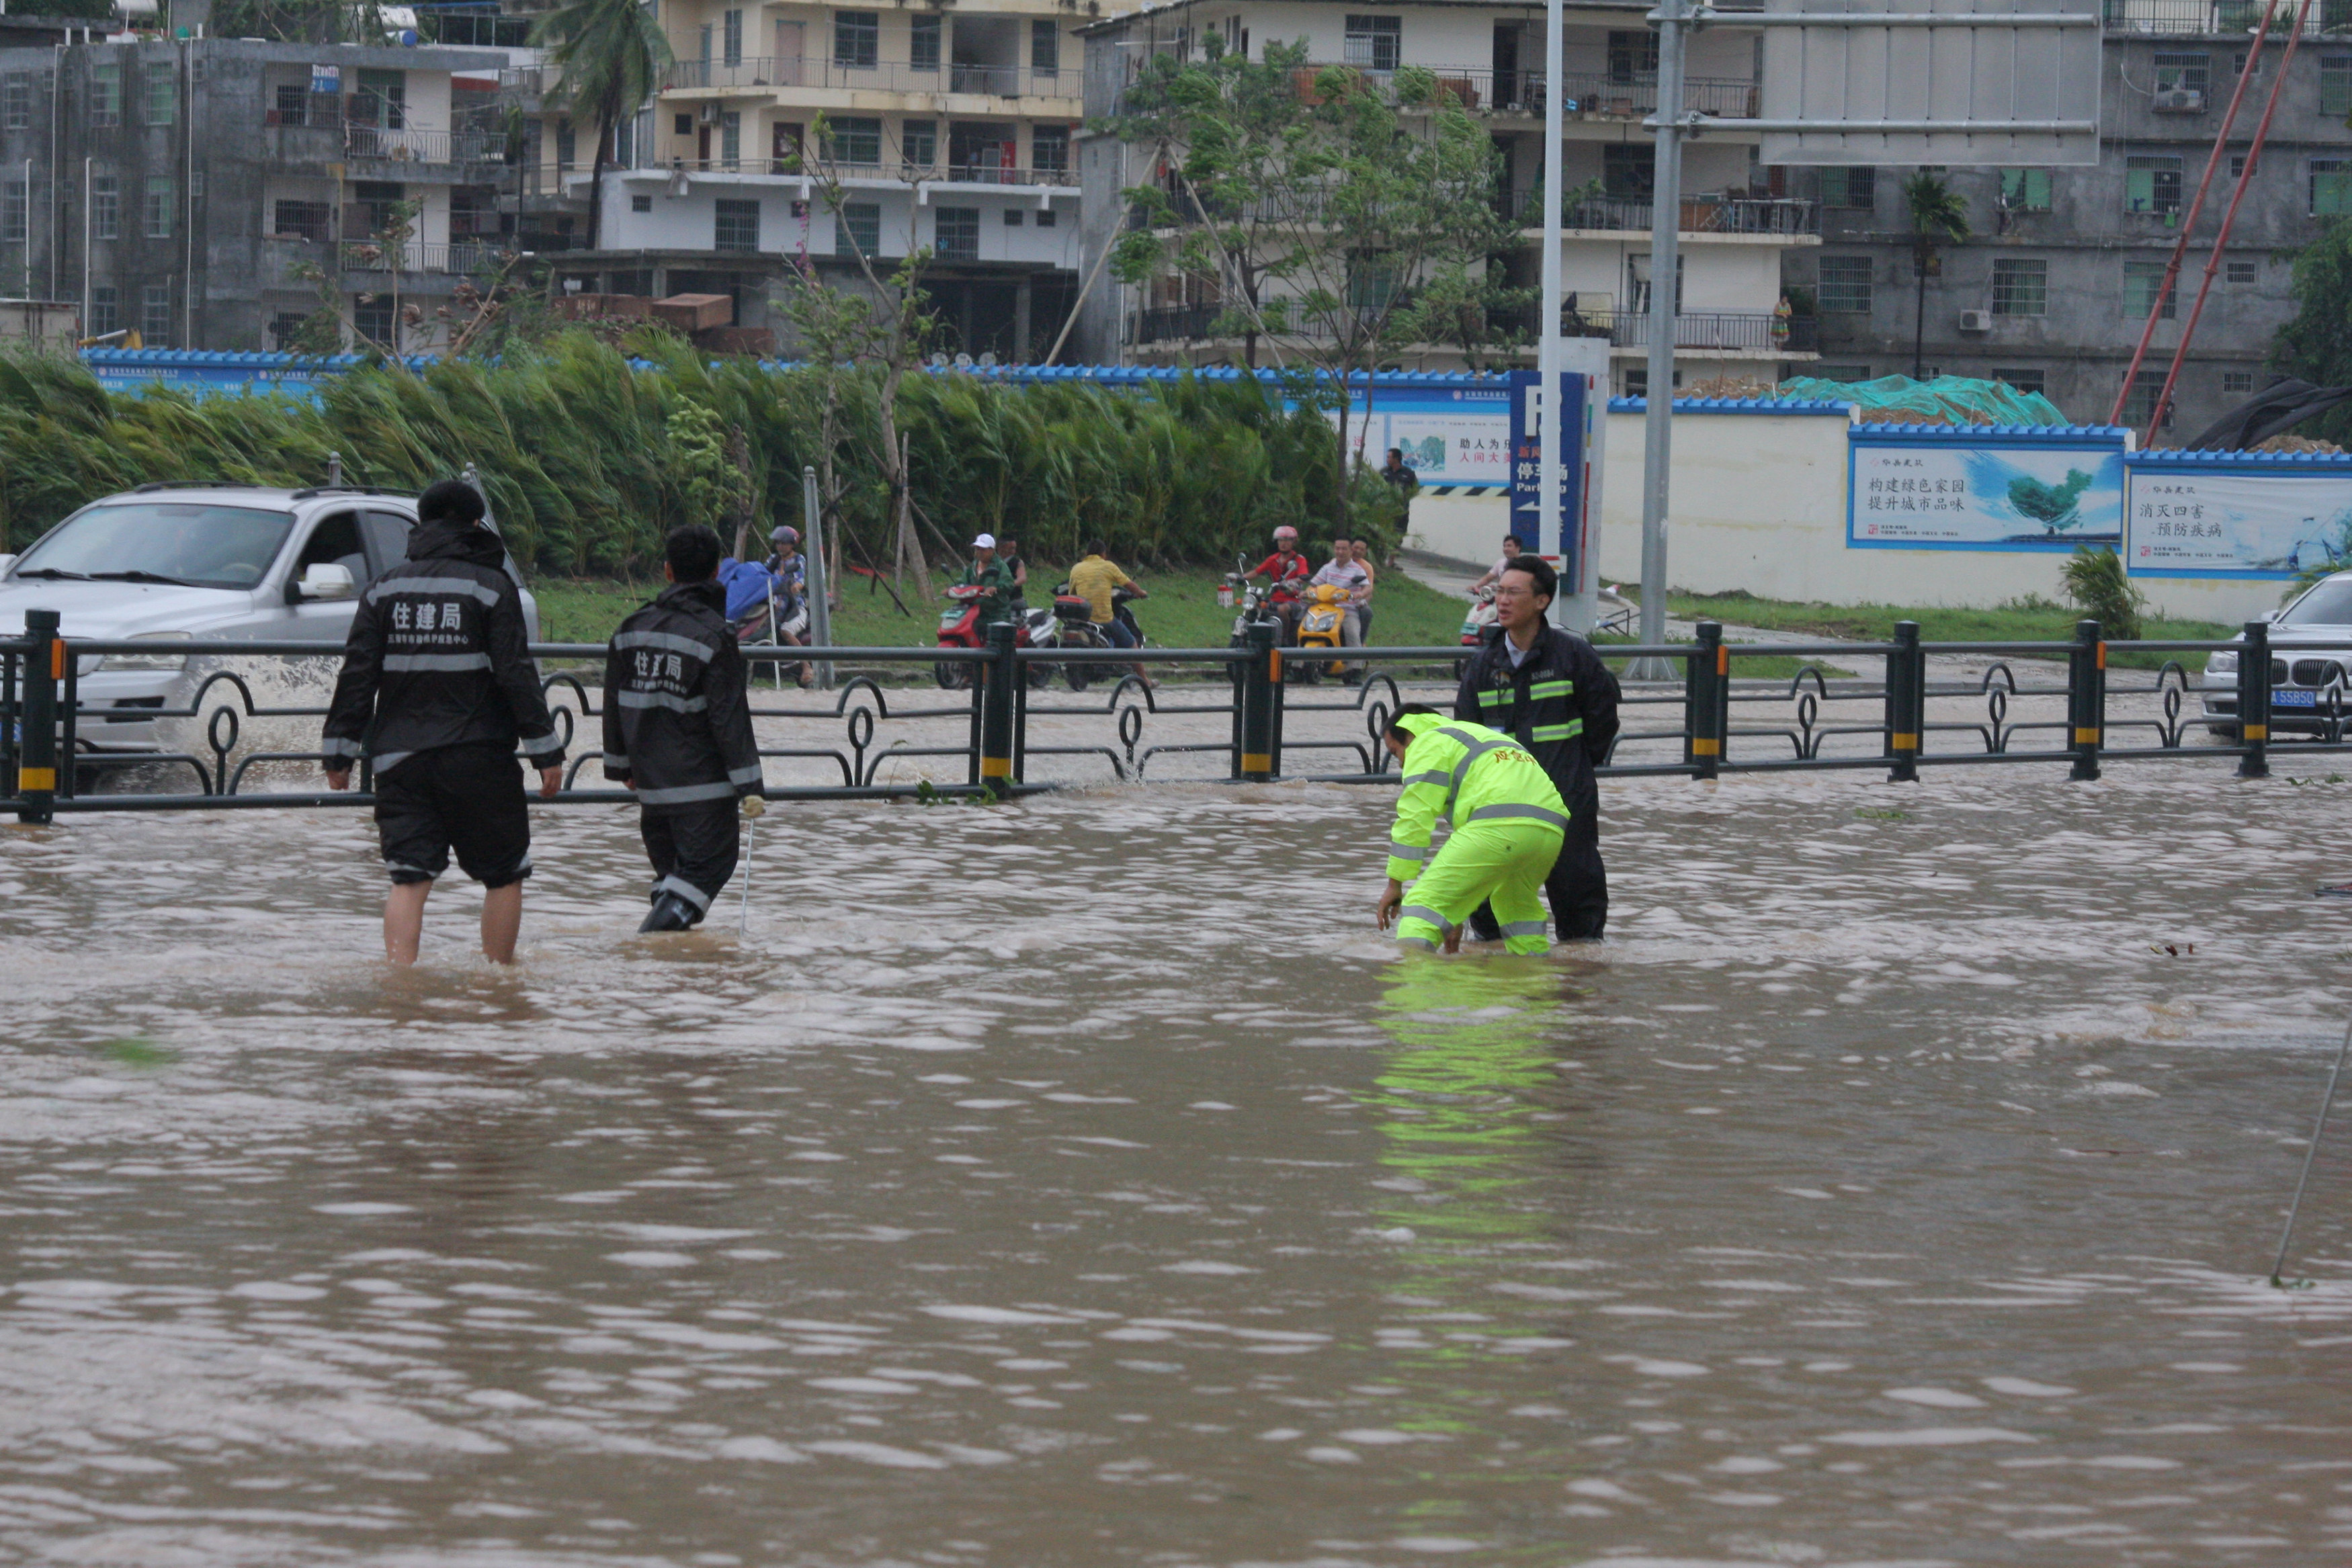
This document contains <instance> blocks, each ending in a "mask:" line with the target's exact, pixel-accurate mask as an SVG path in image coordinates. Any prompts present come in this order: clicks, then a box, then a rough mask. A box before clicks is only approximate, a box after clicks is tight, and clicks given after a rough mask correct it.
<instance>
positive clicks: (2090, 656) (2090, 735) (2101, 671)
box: [2066, 621, 2107, 779]
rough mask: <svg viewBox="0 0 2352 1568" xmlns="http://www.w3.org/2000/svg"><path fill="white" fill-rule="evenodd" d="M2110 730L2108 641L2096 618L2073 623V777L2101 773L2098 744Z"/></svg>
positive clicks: (2069, 677)
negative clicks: (2108, 710)
mask: <svg viewBox="0 0 2352 1568" xmlns="http://www.w3.org/2000/svg"><path fill="white" fill-rule="evenodd" d="M2106 732H2107V644H2106V643H2105V641H2104V640H2103V639H2102V638H2101V637H2100V636H2099V623H2098V622H2095V621H2077V622H2074V652H2072V653H2068V654H2067V655H2066V733H2067V738H2068V742H2069V744H2070V745H2071V746H2072V747H2073V749H2074V771H2073V772H2071V773H2069V774H2068V775H2067V777H2068V778H2069V779H2096V778H2097V777H2098V776H2099V746H2100V743H2101V742H2102V741H2103V740H2105V737H2106Z"/></svg>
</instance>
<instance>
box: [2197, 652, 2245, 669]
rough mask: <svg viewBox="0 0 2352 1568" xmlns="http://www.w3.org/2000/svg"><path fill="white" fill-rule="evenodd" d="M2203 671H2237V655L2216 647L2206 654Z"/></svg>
mask: <svg viewBox="0 0 2352 1568" xmlns="http://www.w3.org/2000/svg"><path fill="white" fill-rule="evenodd" d="M2205 673H2206V674H2209V675H2234V674H2237V673H2238V655H2237V654H2235V653H2228V652H2226V651H2223V650H2221V649H2216V650H2215V651H2214V652H2213V653H2210V654H2209V655H2207V657H2206V660H2205Z"/></svg>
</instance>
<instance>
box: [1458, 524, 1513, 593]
mask: <svg viewBox="0 0 2352 1568" xmlns="http://www.w3.org/2000/svg"><path fill="white" fill-rule="evenodd" d="M1520 549H1521V546H1520V544H1519V536H1518V535H1517V534H1505V535H1504V536H1503V553H1502V555H1501V556H1500V557H1498V558H1497V559H1496V561H1495V564H1494V565H1492V566H1490V567H1488V568H1487V569H1486V576H1484V577H1482V578H1480V579H1479V580H1477V581H1475V582H1474V583H1472V584H1471V585H1470V591H1471V592H1473V593H1475V592H1477V591H1479V590H1480V589H1482V588H1492V587H1494V586H1495V585H1496V583H1498V582H1500V581H1502V580H1503V574H1504V573H1505V572H1507V571H1508V570H1511V563H1512V562H1513V561H1515V560H1517V559H1519V550H1520Z"/></svg>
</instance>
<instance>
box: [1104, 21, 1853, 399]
mask: <svg viewBox="0 0 2352 1568" xmlns="http://www.w3.org/2000/svg"><path fill="white" fill-rule="evenodd" d="M1643 11H1644V8H1643V6H1641V5H1634V4H1625V3H1620V4H1614V5H1609V4H1595V3H1591V0H1570V3H1569V5H1568V7H1567V12H1568V17H1569V20H1568V22H1567V25H1566V28H1565V32H1564V35H1563V37H1562V40H1561V43H1562V50H1563V54H1564V57H1565V65H1564V70H1565V74H1566V81H1565V83H1564V88H1563V92H1564V96H1565V98H1566V99H1567V102H1566V103H1564V105H1563V111H1564V114H1565V118H1566V124H1565V128H1564V132H1563V140H1564V143H1565V161H1566V170H1567V178H1566V182H1565V192H1566V196H1567V200H1568V206H1567V212H1566V218H1565V222H1566V225H1567V235H1566V242H1565V246H1564V250H1565V253H1566V273H1565V289H1566V291H1567V292H1568V293H1570V294H1573V295H1574V296H1575V303H1574V308H1573V312H1572V314H1571V315H1570V319H1569V322H1568V329H1569V330H1570V331H1571V332H1575V333H1580V334H1587V335H1593V336H1606V337H1607V338H1608V340H1609V341H1610V345H1611V360H1612V366H1613V373H1614V380H1615V382H1616V388H1615V390H1617V391H1618V392H1625V393H1639V392H1642V391H1643V390H1644V387H1645V385H1646V382H1647V379H1648V378H1647V369H1646V361H1647V357H1648V348H1647V344H1648V341H1649V338H1648V322H1647V319H1646V318H1647V312H1648V308H1649V287H1650V276H1649V258H1650V215H1651V210H1652V208H1651V202H1650V193H1651V174H1652V164H1653V143H1654V136H1653V133H1652V132H1651V131H1647V130H1644V129H1643V125H1642V123H1641V122H1642V120H1643V116H1645V115H1647V114H1649V113H1650V112H1651V111H1652V110H1654V109H1655V107H1656V99H1655V92H1656V67H1657V41H1656V34H1655V33H1654V30H1653V29H1652V28H1651V27H1650V26H1649V25H1648V24H1647V23H1646V22H1645V21H1644V20H1643ZM1084 33H1085V36H1086V39H1087V114H1088V115H1089V116H1090V117H1107V116H1109V115H1112V114H1115V113H1117V112H1118V107H1119V104H1120V99H1121V95H1122V93H1123V92H1124V91H1125V89H1126V88H1127V86H1128V85H1129V83H1130V82H1132V81H1133V80H1134V79H1135V78H1136V76H1137V74H1138V72H1139V70H1140V69H1141V68H1142V67H1143V64H1144V62H1145V61H1146V60H1147V59H1149V58H1150V57H1153V56H1155V55H1171V54H1172V55H1175V56H1177V57H1188V56H1193V57H1196V56H1197V55H1198V53H1199V51H1200V50H1201V49H1202V39H1203V38H1205V37H1208V36H1209V35H1211V34H1215V35H1217V36H1218V37H1221V38H1222V39H1223V40H1224V42H1225V45H1226V47H1228V48H1229V49H1239V50H1243V51H1252V50H1255V51H1256V52H1258V53H1259V54H1261V55H1262V54H1263V51H1264V49H1265V45H1266V44H1267V43H1269V42H1275V41H1280V42H1283V43H1293V42H1297V41H1299V40H1304V41H1306V43H1307V46H1308V47H1309V49H1310V57H1311V58H1312V59H1313V60H1315V61H1317V62H1329V63H1335V64H1342V65H1347V66H1351V67H1354V68H1359V69H1362V70H1366V71H1369V72H1371V73H1372V74H1374V75H1379V74H1381V73H1383V72H1387V71H1391V70H1393V69H1395V68H1397V67H1398V66H1400V65H1404V64H1411V65H1418V66H1425V67H1428V68H1430V69H1432V70H1433V71H1434V72H1435V73H1436V74H1437V75H1438V77H1439V78H1441V80H1443V81H1444V82H1445V83H1447V84H1448V85H1449V86H1450V87H1451V88H1452V89H1453V91H1454V96H1455V97H1456V98H1457V99H1458V100H1459V101H1461V102H1462V103H1463V104H1464V105H1465V107H1467V108H1469V109H1470V110H1472V111H1473V112H1475V114H1477V115H1478V116H1479V118H1480V119H1481V120H1484V121H1485V122H1486V126H1487V127H1488V129H1489V131H1490V132H1491V134H1492V135H1493V137H1494V139H1495V142H1496V146H1497V147H1498V148H1499V149H1500V151H1501V153H1502V159H1503V168H1504V186H1505V193H1504V196H1503V198H1502V199H1503V200H1505V201H1506V202H1507V204H1508V209H1509V211H1510V212H1511V213H1513V214H1517V216H1518V218H1519V220H1520V223H1521V228H1520V233H1519V244H1518V246H1517V248H1516V249H1515V250H1514V251H1513V252H1512V253H1511V254H1509V255H1507V256H1502V257H1499V258H1496V263H1495V265H1499V266H1501V267H1503V268H1504V269H1505V271H1506V273H1507V281H1509V282H1510V283H1511V284H1513V285H1514V286H1520V285H1528V286H1531V285H1532V284H1533V283H1534V282H1535V281H1536V276H1537V268H1538V255H1537V241H1538V237H1539V235H1538V230H1537V228H1536V226H1535V225H1537V224H1538V222H1539V221H1540V218H1541V209H1540V206H1539V205H1538V193H1539V191H1540V188H1541V182H1542V179H1543V165H1544V158H1543V123H1544V94H1545V91H1546V86H1545V82H1544V79H1543V74H1542V72H1543V61H1544V7H1543V6H1542V5H1539V4H1533V3H1517V4H1513V3H1509V0H1486V3H1474V4H1467V5H1464V4H1458V3H1454V0H1410V3H1399V4H1392V5H1383V6H1377V7H1370V6H1369V0H1348V3H1347V4H1345V5H1341V4H1336V3H1328V0H1174V3H1172V4H1163V5H1152V6H1150V7H1148V8H1146V9H1144V10H1141V11H1138V12H1136V13H1134V14H1132V15H1130V16H1124V17H1118V18H1113V19H1108V20H1105V21H1101V22H1097V23H1095V24H1093V25H1091V26H1088V27H1087V28H1085V29H1084ZM1757 39H1758V30H1757V29H1755V28H1752V27H1751V28H1742V27H1740V26H1738V22H1737V21H1736V19H1735V20H1727V21H1725V22H1722V23H1720V24H1718V25H1717V26H1710V27H1708V28H1706V30H1705V31H1703V32H1701V33H1700V34H1699V35H1698V36H1697V37H1696V38H1695V39H1694V40H1693V42H1692V45H1691V55H1690V64H1689V68H1688V77H1689V90H1688V99H1687V101H1688V104H1689V106H1690V107H1691V108H1692V109H1693V110H1696V111H1697V112H1699V113H1701V114H1712V115H1741V116H1745V115H1752V114H1753V113H1754V105H1755V90H1756V60H1757V54H1758V48H1757ZM1082 146H1083V151H1082V153H1081V156H1080V168H1081V172H1082V178H1083V182H1084V190H1085V194H1086V212H1087V261H1088V264H1089V265H1091V264H1092V261H1093V259H1094V257H1095V256H1097V255H1099V254H1100V251H1101V247H1103V246H1107V245H1108V244H1110V243H1111V242H1112V241H1113V240H1114V239H1115V237H1116V235H1117V234H1118V230H1119V227H1120V225H1122V224H1123V223H1124V222H1125V221H1126V214H1125V211H1124V207H1125V204H1123V203H1122V201H1121V200H1120V197H1119V192H1120V191H1121V190H1122V189H1125V188H1128V187H1131V186H1138V185H1143V184H1147V183H1150V181H1151V180H1152V178H1153V177H1154V171H1153V170H1152V169H1151V168H1150V167H1149V166H1148V164H1147V159H1148V150H1145V149H1142V148H1139V147H1132V146H1128V145H1124V144H1122V143H1121V142H1119V141H1118V140H1117V139H1116V138H1115V137H1112V136H1108V135H1090V136H1087V137H1086V138H1085V139H1084V140H1083V143H1082ZM1683 191H1684V195H1683V201H1682V246H1683V261H1682V269H1681V270H1682V276H1681V277H1680V280H1679V285H1680V287H1679V295H1680V304H1679V307H1678V309H1679V318H1678V325H1677V328H1676V334H1675V366H1676V370H1675V374H1676V377H1677V381H1678V384H1683V385H1688V384H1691V383H1693V382H1696V381H1699V380H1703V379H1708V378H1714V377H1721V376H1733V377H1738V378H1753V379H1756V380H1760V381H1764V382H1771V381H1774V380H1776V379H1778V378H1779V377H1780V375H1782V374H1784V373H1787V372H1789V371H1793V370H1800V369H1801V367H1802V366H1804V365H1805V364H1806V363H1808V362H1809V361H1811V359H1812V357H1813V355H1812V351H1811V350H1812V342H1811V326H1812V323H1811V321H1810V320H1807V319H1802V318H1801V317H1800V318H1797V319H1780V320H1776V319H1775V316H1774V310H1775V308H1776V307H1777V306H1778V305H1779V304H1780V294H1781V281H1780V280H1781V269H1782V258H1783V257H1784V256H1788V255H1790V253H1791V252H1795V251H1802V250H1808V249H1810V248H1811V247H1812V246H1816V245H1818V244H1819V243H1820V241H1819V237H1818V235H1817V234H1816V229H1817V226H1818V225H1817V214H1816V213H1815V210H1814V207H1813V205H1812V204H1811V201H1809V200H1807V199H1805V198H1802V197H1799V196H1792V195H1790V193H1788V192H1787V191H1786V190H1785V188H1784V182H1782V181H1781V179H1780V177H1779V175H1778V174H1777V173H1776V172H1773V171H1770V170H1767V169H1764V168H1762V167H1760V166H1759V164H1758V163H1757V162H1756V139H1755V138H1754V137H1753V136H1750V135H1742V134H1739V133H1736V132H1722V133H1716V134H1708V135H1705V136H1702V137H1700V138H1698V139H1696V141H1692V142H1690V143H1689V144H1688V145H1687V147H1686V149H1685V155H1684V171H1683ZM1222 308H1223V307H1222V305H1221V304H1220V302H1219V301H1218V300H1217V299H1216V298H1212V297H1206V296H1204V295H1203V294H1202V290H1201V287H1200V286H1199V285H1197V284H1188V283H1186V282H1185V281H1183V280H1181V279H1176V278H1172V277H1171V278H1168V279H1164V280H1161V281H1160V283H1158V284H1156V285H1154V286H1153V287H1150V288H1149V289H1146V290H1136V289H1131V288H1127V287H1119V286H1117V285H1115V284H1113V283H1111V282H1110V281H1109V280H1108V278H1106V279H1105V280H1104V281H1102V282H1100V283H1098V284H1097V285H1096V286H1095V287H1094V288H1093V289H1092V290H1090V291H1089V292H1088V295H1087V300H1086V304H1085V308H1084V310H1083V311H1082V314H1081V324H1082V334H1083V341H1082V346H1081V349H1080V353H1081V354H1082V356H1083V357H1085V358H1087V359H1090V360H1093V361H1098V362H1108V361H1110V360H1112V359H1115V358H1120V357H1125V358H1128V359H1133V360H1138V361H1145V362H1161V363H1164V362H1173V361H1192V362H1199V363H1208V362H1214V361H1223V360H1227V359H1235V358H1238V356H1239V354H1240V352H1241V345H1240V344H1239V342H1238V341H1228V340H1211V339H1209V338H1207V337H1206V336H1204V334H1205V333H1206V332H1207V331H1208V329H1209V325H1210V323H1211V322H1213V320H1214V319H1215V318H1216V317H1217V315H1218V314H1219V313H1220V311H1221V309H1222ZM1516 325H1517V327H1518V329H1519V330H1520V335H1521V337H1522V339H1523V340H1529V339H1532V336H1533V331H1532V328H1533V320H1532V313H1531V312H1530V313H1528V319H1525V320H1522V321H1519V322H1517V323H1516ZM1403 359H1404V362H1405V363H1406V364H1407V365H1408V366H1409V367H1411V368H1416V369H1430V370H1440V369H1451V368H1456V367H1458V366H1460V365H1461V364H1462V362H1463V357H1462V355H1461V353H1460V351H1459V350H1454V349H1449V348H1448V347H1447V346H1445V345H1442V344H1427V345H1419V346H1416V347H1415V348H1414V349H1413V350H1412V351H1411V352H1409V353H1407V354H1406V355H1405V356H1403ZM1517 359H1518V360H1520V361H1522V362H1526V363H1532V362H1533V350H1532V349H1528V350H1525V351H1523V352H1521V353H1519V354H1518V355H1517Z"/></svg>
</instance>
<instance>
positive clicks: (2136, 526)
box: [2124, 464, 2352, 578]
mask: <svg viewBox="0 0 2352 1568" xmlns="http://www.w3.org/2000/svg"><path fill="white" fill-rule="evenodd" d="M2128 494H2129V503H2130V504H2129V507H2128V515H2129V527H2130V530H2131V534H2130V538H2129V540H2128V542H2127V543H2126V546H2125V549H2124V559H2125V561H2126V564H2127V565H2128V566H2129V568H2130V570H2132V572H2133V573H2135V574H2136V575H2138V576H2143V577H2245V578H2294V577H2300V576H2302V575H2303V574H2304V573H2305V572H2306V571H2309V570H2312V569H2313V568H2315V567H2325V568H2328V569H2331V570H2333V569H2336V568H2347V567H2352V471H2346V470H2345V469H2342V468H2339V467H2337V466H2336V465H2328V466H2327V467H2326V469H2325V470H2323V471H2321V472H2316V473H2311V472H2306V473H2301V474H2297V473H2294V472H2286V473H2282V472H2280V471H2279V470H2278V468H2277V467H2276V466H2273V465H2265V467H2264V468H2263V469H2261V470H2249V469H2239V470H2235V471H2232V470H2230V469H2227V468H2222V469H2219V470H2215V469H2210V468H2206V467H2204V466H2203V465H2199V468H2198V469H2197V471H2194V472H2189V473H2184V472H2181V471H2180V470H2179V469H2178V468H2175V467H2173V466H2172V465H2168V464H2165V465H2158V464H2150V465H2147V466H2145V467H2143V466H2139V465H2134V466H2133V467H2132V469H2131V476H2130V488H2129V493H2128Z"/></svg>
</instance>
